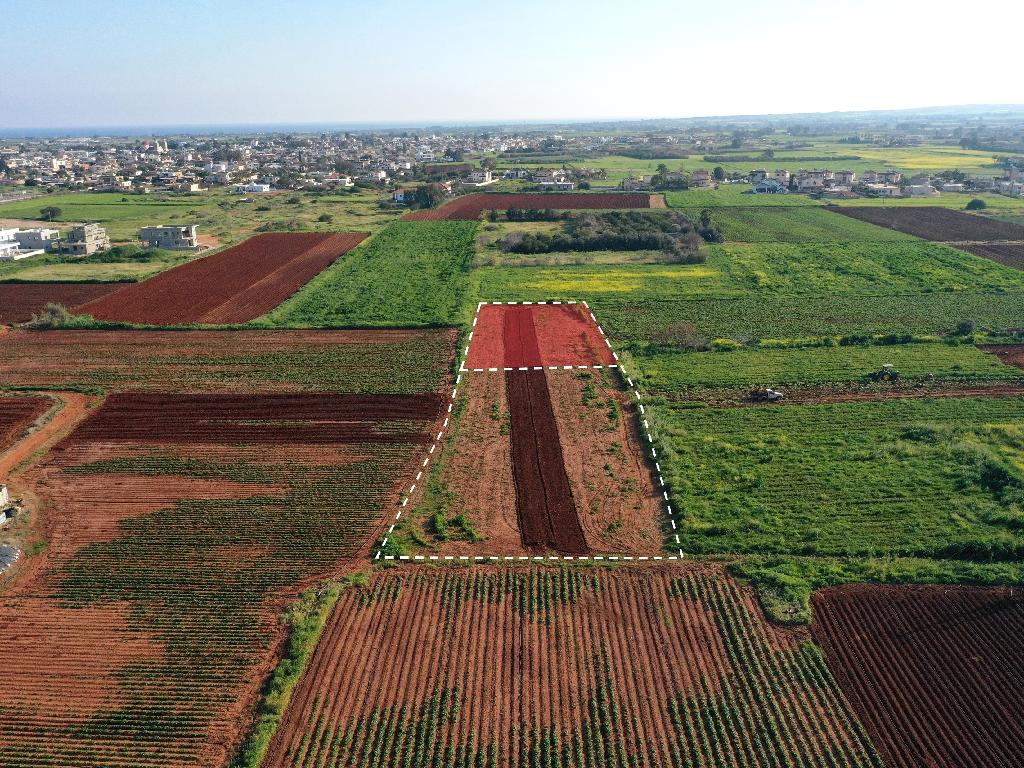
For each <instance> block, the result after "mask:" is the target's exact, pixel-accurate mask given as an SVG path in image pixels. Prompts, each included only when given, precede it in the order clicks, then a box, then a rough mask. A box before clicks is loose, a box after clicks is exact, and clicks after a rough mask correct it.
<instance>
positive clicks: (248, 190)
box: [232, 182, 274, 195]
mask: <svg viewBox="0 0 1024 768" xmlns="http://www.w3.org/2000/svg"><path fill="white" fill-rule="evenodd" d="M232 191H233V192H234V193H235V194H237V195H259V194H265V193H267V192H273V191H274V188H273V187H272V186H270V185H269V184H257V183H256V182H249V183H248V184H235V186H234V189H233V190H232Z"/></svg>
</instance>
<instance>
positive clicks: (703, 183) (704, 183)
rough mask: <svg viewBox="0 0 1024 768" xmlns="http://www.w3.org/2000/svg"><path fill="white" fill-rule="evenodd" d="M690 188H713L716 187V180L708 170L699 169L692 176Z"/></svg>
mask: <svg viewBox="0 0 1024 768" xmlns="http://www.w3.org/2000/svg"><path fill="white" fill-rule="evenodd" d="M690 186H691V187H711V186H714V179H713V178H712V177H711V172H710V171H708V170H707V169H706V168H698V169H697V170H695V171H694V172H693V173H691V174H690Z"/></svg>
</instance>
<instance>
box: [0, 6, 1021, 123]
mask: <svg viewBox="0 0 1024 768" xmlns="http://www.w3.org/2000/svg"><path fill="white" fill-rule="evenodd" d="M909 5H910V4H906V6H909ZM913 5H914V6H917V4H913ZM906 6H900V5H899V4H894V3H888V2H883V0H863V1H862V2H857V3H852V2H846V3H830V4H821V3H815V2H808V1H807V0H788V2H779V3H774V4H771V5H770V7H769V6H765V5H764V4H762V3H755V2H753V1H752V0H739V1H738V2H736V3H733V4H729V5H728V6H717V7H699V8H689V9H687V8H684V7H682V6H681V5H680V4H679V3H674V2H671V1H670V0H652V1H651V2H647V3H642V4H638V5H635V6H631V7H630V8H628V9H627V8H625V7H623V6H622V4H621V3H611V2H583V1H582V0H568V1H566V2H560V3H557V4H550V3H542V2H540V0H524V2H522V3H520V4H518V5H517V6H515V7H514V8H510V9H509V10H507V11H503V12H502V14H501V15H498V14H496V13H494V12H493V9H490V8H481V7H480V6H479V4H474V3H471V2H468V1H467V0H439V2H437V3H434V4H431V5H430V6H429V7H425V6H423V5H422V4H413V3H408V2H384V3H377V4H373V5H372V6H370V5H367V4H359V3H352V2H329V0H304V1H303V2H297V3H294V4H291V5H289V6H288V7H284V6H281V5H279V4H277V3H271V2H266V1H262V0H260V1H257V2H243V0H222V2H219V3H217V4H206V3H200V2H193V1H192V0H186V1H185V2H181V3H177V4H175V5H174V6H173V7H171V8H168V6H167V5H162V4H158V3H153V2H148V3H146V2H143V3H131V4H129V3H125V2H121V1H119V0H95V1H94V2H92V3H89V4H87V5H80V4H77V3H74V2H71V0H58V2H56V3H51V4H47V5H45V6H42V5H40V4H38V3H35V2H28V0H11V1H10V2H8V3H7V8H6V9H5V13H4V23H5V29H6V31H7V32H8V35H7V39H9V40H18V41H20V43H21V45H22V47H23V48H24V49H25V50H27V51H31V50H32V45H33V41H39V44H40V45H49V46H51V48H52V50H51V49H47V51H46V53H47V55H44V56H24V57H16V58H13V59H12V60H11V61H9V62H6V63H5V67H6V69H7V71H6V73H5V77H4V78H3V82H0V97H3V98H4V102H5V104H7V105H9V107H8V109H7V110H6V112H5V115H4V117H3V122H2V123H0V134H3V135H7V136H11V135H13V134H15V133H17V132H19V131H20V132H25V131H54V130H69V129H72V128H75V127H85V128H109V129H115V128H121V127H133V128H143V127H156V126H207V127H209V126H245V125H261V126H271V125H275V124H287V125H293V126H295V125H305V124H316V125H339V124H341V125H346V124H350V125H358V124H366V125H410V126H412V125H416V126H427V125H437V126H440V125H453V126H455V125H462V126H465V125H493V124H502V123H504V124H510V125H512V124H536V123H541V124H545V123H547V124H550V123H568V122H598V121H625V120H643V119H685V118H694V117H728V116H753V115H787V114H806V113H829V112H861V111H886V110H892V109H908V108H917V105H925V104H937V105H942V104H956V105H963V104H971V105H977V104H998V105H1005V104H1014V103H1021V102H1024V86H1022V85H1021V84H1020V80H1019V78H1018V77H1016V72H1017V71H1018V65H1017V62H1015V61H1014V47H1013V46H1011V45H1005V46H999V45H993V43H992V40H991V37H992V29H993V27H994V26H996V27H997V26H998V25H999V24H1000V23H1003V22H1005V21H1007V20H1012V19H1013V18H1015V17H1017V16H1019V15H1020V11H1019V6H1018V5H1017V3H1015V2H1010V0H996V1H995V2H993V3H990V4H988V5H986V6H985V7H984V9H983V12H980V13H978V14H965V13H964V12H963V11H962V5H959V4H953V3H952V2H947V1H946V0H942V1H941V2H932V3H929V4H928V7H927V9H926V13H923V12H922V10H921V9H919V8H916V7H914V8H911V7H906ZM880 82H884V83H885V84H886V88H885V89H883V90H880V89H879V88H878V84H879V83H880ZM658 115H662V116H671V117H660V118H659V117H656V116H658ZM646 116H651V117H649V118H648V117H646Z"/></svg>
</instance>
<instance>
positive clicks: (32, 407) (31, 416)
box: [0, 397, 51, 453]
mask: <svg viewBox="0 0 1024 768" xmlns="http://www.w3.org/2000/svg"><path fill="white" fill-rule="evenodd" d="M50 405H51V403H50V401H49V400H47V399H46V398H45V397H0V453H3V452H4V451H6V450H7V449H8V448H10V447H11V446H12V445H14V443H15V442H17V440H18V438H19V437H21V434H22V432H24V431H25V430H26V429H27V428H28V427H29V426H31V425H32V422H34V421H35V420H36V419H38V418H39V417H40V416H42V415H43V414H44V413H46V411H47V410H49V408H50Z"/></svg>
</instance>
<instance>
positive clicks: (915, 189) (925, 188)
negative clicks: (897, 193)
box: [903, 184, 940, 197]
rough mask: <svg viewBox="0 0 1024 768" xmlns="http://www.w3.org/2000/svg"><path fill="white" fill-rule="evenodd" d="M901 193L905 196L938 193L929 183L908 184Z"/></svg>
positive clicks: (929, 195)
mask: <svg viewBox="0 0 1024 768" xmlns="http://www.w3.org/2000/svg"><path fill="white" fill-rule="evenodd" d="M903 194H904V195H906V196H907V197H938V196H939V194H940V193H939V190H937V189H936V188H935V187H933V186H932V185H931V184H910V185H908V186H907V188H906V189H905V190H904V191H903Z"/></svg>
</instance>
